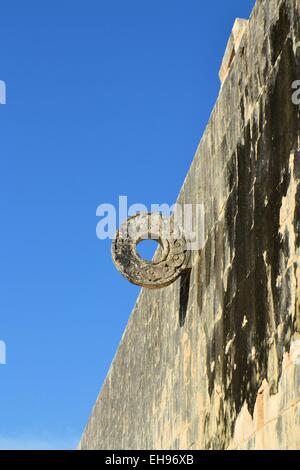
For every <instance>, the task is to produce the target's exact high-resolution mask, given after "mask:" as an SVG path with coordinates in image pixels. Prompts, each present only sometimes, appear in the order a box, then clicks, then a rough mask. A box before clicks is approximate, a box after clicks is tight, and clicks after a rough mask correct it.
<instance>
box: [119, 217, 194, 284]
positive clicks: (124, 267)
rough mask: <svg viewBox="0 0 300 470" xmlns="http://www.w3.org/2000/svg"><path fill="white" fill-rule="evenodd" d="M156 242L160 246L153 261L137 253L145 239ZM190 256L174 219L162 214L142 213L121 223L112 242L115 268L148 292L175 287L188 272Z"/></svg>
mask: <svg viewBox="0 0 300 470" xmlns="http://www.w3.org/2000/svg"><path fill="white" fill-rule="evenodd" d="M149 239H151V240H157V242H158V243H159V245H160V247H159V249H158V250H157V252H156V254H155V256H154V259H153V261H147V260H145V259H143V258H142V257H141V256H140V255H139V254H138V253H137V250H136V247H137V245H138V243H140V242H141V241H142V240H149ZM189 256H190V253H189V251H188V250H187V246H186V240H185V238H184V236H183V234H182V233H181V232H180V231H179V229H178V228H176V230H175V228H174V224H173V221H172V219H170V218H167V217H163V216H162V215H161V214H160V213H152V214H147V213H140V214H137V215H135V216H133V217H130V218H129V219H128V220H127V221H126V222H124V223H123V224H122V226H121V227H120V229H119V230H118V232H117V233H116V235H115V238H114V240H113V243H112V258H113V261H114V263H115V266H116V268H117V269H118V270H119V271H120V272H121V274H122V275H123V276H124V277H126V278H127V279H128V280H129V281H130V282H132V283H133V284H136V285H138V286H143V287H147V288H149V289H158V288H160V287H166V286H168V285H170V284H172V283H173V282H174V281H175V280H176V279H177V278H178V277H179V276H180V275H181V274H182V273H183V271H185V270H186V269H187V266H188V262H189Z"/></svg>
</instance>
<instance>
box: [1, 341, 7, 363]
mask: <svg viewBox="0 0 300 470" xmlns="http://www.w3.org/2000/svg"><path fill="white" fill-rule="evenodd" d="M5 364H6V344H5V342H4V341H2V340H0V365H5Z"/></svg>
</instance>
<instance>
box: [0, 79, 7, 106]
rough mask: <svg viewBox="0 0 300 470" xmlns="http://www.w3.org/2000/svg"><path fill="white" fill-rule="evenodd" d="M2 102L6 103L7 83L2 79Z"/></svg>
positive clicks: (0, 81)
mask: <svg viewBox="0 0 300 470" xmlns="http://www.w3.org/2000/svg"><path fill="white" fill-rule="evenodd" d="M0 104H6V83H5V82H4V81H3V80H0Z"/></svg>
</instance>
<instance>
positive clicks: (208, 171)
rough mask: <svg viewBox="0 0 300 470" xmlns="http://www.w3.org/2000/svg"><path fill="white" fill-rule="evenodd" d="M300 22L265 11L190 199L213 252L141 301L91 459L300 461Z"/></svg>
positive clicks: (194, 175)
mask: <svg viewBox="0 0 300 470" xmlns="http://www.w3.org/2000/svg"><path fill="white" fill-rule="evenodd" d="M299 18H300V2H299V0H258V1H257V4H256V6H255V8H254V10H253V12H252V15H251V18H250V20H249V22H248V24H247V25H246V27H245V31H244V33H243V37H242V39H241V42H240V44H239V47H238V50H237V51H236V53H235V56H234V57H233V58H232V59H231V61H230V63H229V65H230V69H229V71H228V74H227V75H226V77H225V79H224V82H223V84H222V88H221V91H220V95H219V98H218V100H217V103H216V105H215V108H214V110H213V112H212V115H211V117H210V120H209V124H208V126H207V129H206V131H205V133H204V135H203V138H202V140H201V142H200V144H199V147H198V149H197V152H196V155H195V158H194V161H193V163H192V165H191V168H190V170H189V173H188V175H187V177H186V180H185V182H184V185H183V188H182V190H181V192H180V195H179V199H178V201H179V202H181V203H203V204H204V207H205V244H204V247H203V249H202V250H201V251H200V252H193V253H192V270H191V274H190V276H188V275H186V276H183V277H182V278H181V279H179V280H177V281H176V282H175V283H174V284H172V285H171V286H169V287H166V288H163V289H159V290H147V289H142V290H141V293H140V295H139V297H138V300H137V302H136V306H135V308H134V310H133V312H132V314H131V317H130V319H129V322H128V325H127V328H126V331H125V333H124V335H123V338H122V340H121V343H120V346H119V349H118V351H117V354H116V356H115V359H114V361H113V363H112V365H111V368H110V371H109V373H108V376H107V378H106V381H105V383H104V385H103V388H102V390H101V392H100V395H99V397H98V399H97V402H96V405H95V407H94V409H93V411H92V414H91V417H90V419H89V422H88V424H87V427H86V429H85V431H84V434H83V436H82V439H81V442H80V444H79V448H81V449H96V448H98V449H101V448H102V449H227V448H230V449H232V448H237V449H240V448H250V449H254V448H259V449H262V448H263V449H270V448H274V449H279V448H283V449H287V448H289V449H291V448H298V449H300V305H299V300H300V298H299V289H300V205H299V203H300V184H299V181H300V180H299V178H300V151H299V148H300V139H299V136H300V132H299V127H300V126H299V122H300V121H299V110H300V108H299V106H296V105H295V104H293V103H292V83H293V81H295V80H297V79H300V48H299V47H298V49H297V47H296V44H297V43H298V42H299V41H300V21H299ZM128 288H130V286H129V285H128Z"/></svg>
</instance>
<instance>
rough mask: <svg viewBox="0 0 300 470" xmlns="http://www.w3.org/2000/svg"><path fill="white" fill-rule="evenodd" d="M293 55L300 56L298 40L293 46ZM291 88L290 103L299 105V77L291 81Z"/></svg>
mask: <svg viewBox="0 0 300 470" xmlns="http://www.w3.org/2000/svg"><path fill="white" fill-rule="evenodd" d="M295 55H296V57H300V41H299V42H297V44H296V46H295ZM292 90H293V94H292V103H293V104H294V105H296V106H299V105H300V79H299V80H295V81H294V82H293V83H292Z"/></svg>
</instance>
